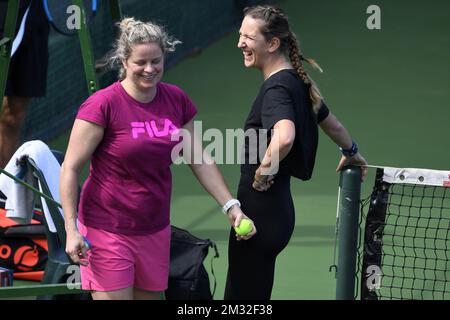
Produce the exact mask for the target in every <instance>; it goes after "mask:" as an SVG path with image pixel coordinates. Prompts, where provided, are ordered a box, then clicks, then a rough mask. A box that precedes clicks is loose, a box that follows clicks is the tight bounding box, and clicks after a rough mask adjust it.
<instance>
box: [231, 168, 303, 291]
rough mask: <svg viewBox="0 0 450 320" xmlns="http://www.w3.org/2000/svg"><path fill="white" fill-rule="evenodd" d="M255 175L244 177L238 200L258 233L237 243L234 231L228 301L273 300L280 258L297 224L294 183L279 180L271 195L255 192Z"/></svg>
mask: <svg viewBox="0 0 450 320" xmlns="http://www.w3.org/2000/svg"><path fill="white" fill-rule="evenodd" d="M252 181H253V175H251V174H250V175H247V174H243V175H242V176H241V181H240V184H239V191H238V198H239V200H240V201H241V203H242V210H243V212H244V213H245V214H246V215H248V216H249V217H250V218H251V219H252V220H253V221H254V222H255V226H256V228H257V230H258V233H257V234H256V235H255V236H254V237H253V238H251V239H250V240H247V241H237V240H236V236H235V233H234V231H233V230H231V232H230V239H229V245H228V263H229V267H228V275H227V284H226V288H225V297H224V298H225V299H227V300H228V299H233V300H242V299H258V300H268V299H270V297H271V293H272V287H273V282H274V274H275V262H276V258H277V256H278V254H279V253H280V252H281V251H282V250H283V249H284V248H285V247H286V245H287V244H288V242H289V239H290V237H291V235H292V232H293V229H294V224H295V218H294V216H295V213H294V207H293V203H292V197H291V194H290V179H289V177H287V176H281V177H277V180H276V182H275V184H274V185H273V186H272V187H271V188H270V189H269V191H267V192H258V191H256V190H254V189H252V188H251V183H252Z"/></svg>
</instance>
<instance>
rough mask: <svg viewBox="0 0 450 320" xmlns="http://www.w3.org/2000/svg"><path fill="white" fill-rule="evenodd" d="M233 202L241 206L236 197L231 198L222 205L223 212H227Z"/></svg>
mask: <svg viewBox="0 0 450 320" xmlns="http://www.w3.org/2000/svg"><path fill="white" fill-rule="evenodd" d="M235 204H237V205H238V207H240V206H241V203H240V202H239V200H238V199H231V200H228V201H227V203H225V204H224V206H223V207H222V211H223V213H224V214H228V211H229V210H230V209H231V207H232V206H234V205H235Z"/></svg>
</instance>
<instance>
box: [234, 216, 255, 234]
mask: <svg viewBox="0 0 450 320" xmlns="http://www.w3.org/2000/svg"><path fill="white" fill-rule="evenodd" d="M252 229H253V228H252V222H251V221H250V220H248V219H242V220H241V222H240V224H239V226H237V227H234V230H235V231H236V233H237V234H238V235H240V236H245V235H247V234H248V233H250V232H251V231H252Z"/></svg>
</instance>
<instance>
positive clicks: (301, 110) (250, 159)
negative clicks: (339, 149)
mask: <svg viewBox="0 0 450 320" xmlns="http://www.w3.org/2000/svg"><path fill="white" fill-rule="evenodd" d="M329 113H330V111H329V110H328V107H327V106H326V105H325V104H324V103H322V105H321V107H320V109H319V112H318V114H315V113H314V111H313V108H312V103H311V99H310V98H309V87H308V86H307V85H306V84H305V83H304V82H303V80H301V78H300V77H299V76H298V74H297V73H296V72H295V70H292V69H285V70H281V71H279V72H277V73H275V74H273V75H272V76H271V77H269V78H268V79H267V80H266V81H265V82H264V83H263V85H262V86H261V89H260V91H259V94H258V96H257V97H256V99H255V102H254V103H253V107H252V109H251V111H250V114H249V115H248V117H247V120H246V122H245V127H244V130H245V132H246V139H245V150H244V155H245V162H244V164H243V165H242V170H244V171H248V170H253V171H254V170H256V168H258V166H259V165H260V163H261V160H262V158H263V157H264V153H265V150H266V149H267V146H268V144H269V143H270V138H271V132H270V129H273V126H274V125H275V124H276V123H277V122H278V121H280V120H283V119H288V120H291V121H292V122H294V123H295V141H294V144H293V146H292V149H291V150H290V152H289V154H288V155H287V156H286V157H285V158H284V159H283V160H282V161H281V163H280V168H279V171H278V173H280V174H288V175H291V176H294V177H296V178H299V179H302V180H309V179H310V178H311V175H312V172H313V169H314V162H315V158H316V151H317V145H318V140H319V134H318V123H320V122H321V121H323V120H324V119H325V118H326V117H327V116H328V114H329ZM252 129H253V130H252ZM261 129H265V130H267V131H264V130H261ZM254 132H257V134H254ZM255 140H256V142H257V143H254V141H255ZM264 140H265V141H264ZM260 146H261V147H262V148H260ZM258 150H259V153H260V154H259V156H257V155H258Z"/></svg>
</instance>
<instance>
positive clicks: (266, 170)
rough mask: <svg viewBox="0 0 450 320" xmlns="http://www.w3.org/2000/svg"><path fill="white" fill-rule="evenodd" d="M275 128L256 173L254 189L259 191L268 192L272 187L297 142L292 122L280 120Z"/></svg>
mask: <svg viewBox="0 0 450 320" xmlns="http://www.w3.org/2000/svg"><path fill="white" fill-rule="evenodd" d="M273 128H274V131H273V135H272V139H271V140H270V144H269V146H268V147H267V151H266V153H265V155H264V158H263V160H262V161H261V165H260V166H259V168H258V169H257V170H256V172H255V181H254V183H253V188H255V189H256V190H258V191H266V190H267V189H268V188H269V187H270V185H271V183H272V181H273V180H271V178H272V177H273V174H275V173H276V172H277V171H278V168H279V164H280V162H281V160H283V159H284V158H285V157H286V156H287V155H288V154H289V151H291V148H292V145H293V144H294V140H295V124H294V122H292V121H291V120H280V121H278V122H277V123H276V124H275V125H274V127H273Z"/></svg>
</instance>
